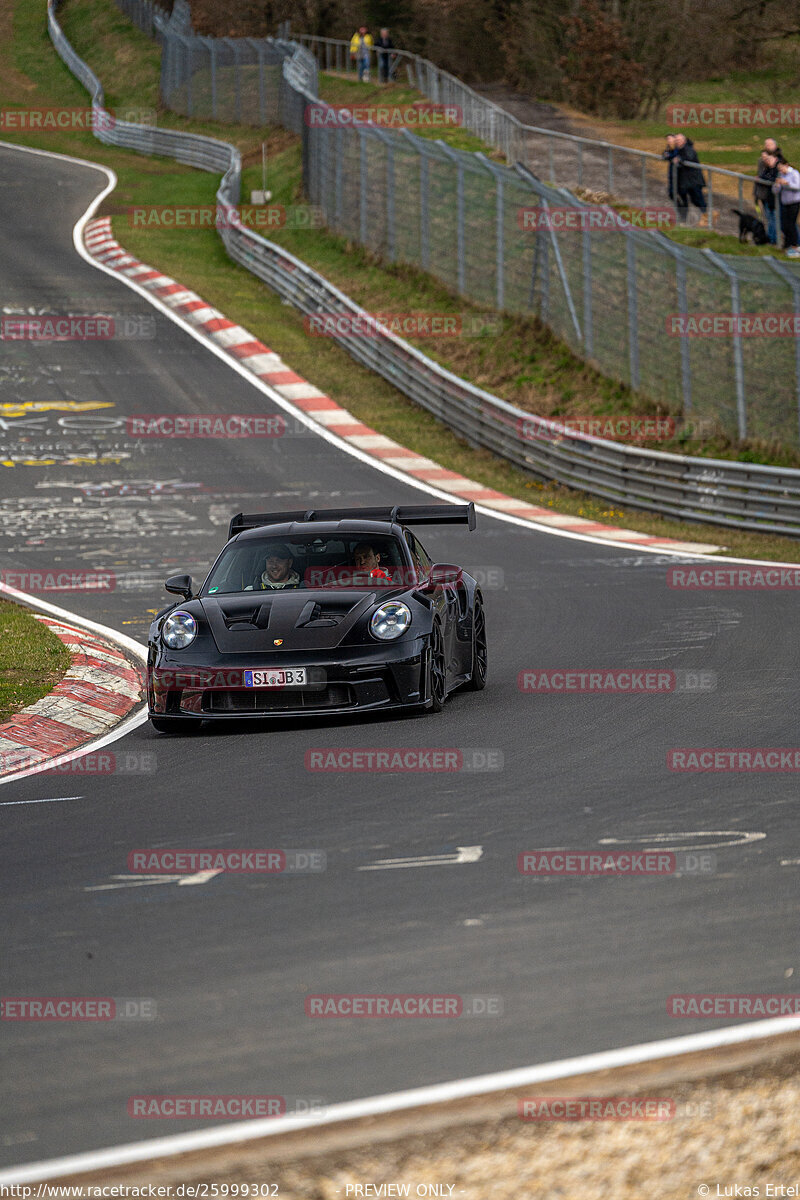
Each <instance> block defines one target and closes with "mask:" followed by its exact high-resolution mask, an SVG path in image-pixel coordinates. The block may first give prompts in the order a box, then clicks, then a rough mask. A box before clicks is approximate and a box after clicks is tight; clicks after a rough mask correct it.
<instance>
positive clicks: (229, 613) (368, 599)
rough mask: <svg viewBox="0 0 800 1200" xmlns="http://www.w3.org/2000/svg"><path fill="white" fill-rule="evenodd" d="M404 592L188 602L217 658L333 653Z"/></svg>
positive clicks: (305, 592)
mask: <svg viewBox="0 0 800 1200" xmlns="http://www.w3.org/2000/svg"><path fill="white" fill-rule="evenodd" d="M406 590H407V589H405V588H381V589H380V592H379V593H378V592H376V591H374V590H370V591H363V590H358V589H353V588H348V589H347V590H346V591H344V590H343V591H335V592H331V591H330V590H319V591H312V590H310V589H305V588H302V589H300V590H292V591H288V590H287V591H274V592H270V591H264V592H248V593H244V594H242V593H236V594H231V595H223V596H204V597H203V598H202V599H199V600H196V601H195V602H194V603H195V604H198V605H199V606H200V607H201V609H202V612H203V615H204V616H205V619H206V621H207V622H208V626H209V629H210V630H211V635H212V637H213V638H214V642H215V643H216V646H217V649H218V650H219V652H220V654H248V653H252V652H253V651H265V650H269V651H270V652H271V653H276V652H279V651H299V650H333V649H335V648H336V647H337V646H340V645H341V644H342V642H344V641H345V639H346V638H348V635H350V634H351V632H352V630H353V629H354V627H355V626H356V625H358V624H359V623H362V624H363V623H365V620H366V619H367V618H368V617H369V615H370V614H371V613H372V612H373V611H374V609H375V608H376V607H377V606H378V605H379V604H382V603H385V602H386V601H387V600H394V599H397V598H398V596H402V595H403V594H404V592H406ZM368 637H369V635H368V634H367V635H366V637H365V640H367V639H368ZM369 640H371V639H369ZM351 641H352V639H351Z"/></svg>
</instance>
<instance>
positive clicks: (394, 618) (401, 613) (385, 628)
mask: <svg viewBox="0 0 800 1200" xmlns="http://www.w3.org/2000/svg"><path fill="white" fill-rule="evenodd" d="M410 624H411V609H410V608H409V607H408V606H407V605H406V604H403V603H401V601H399V600H390V601H389V602H388V604H382V605H381V606H380V608H376V609H375V612H374V613H373V614H372V620H371V621H370V623H369V631H370V633H371V634H372V636H373V637H376V638H378V640H379V641H381V642H391V641H392V640H393V639H394V638H399V637H400V635H401V634H403V633H405V631H406V630H407V629H408V627H409V625H410Z"/></svg>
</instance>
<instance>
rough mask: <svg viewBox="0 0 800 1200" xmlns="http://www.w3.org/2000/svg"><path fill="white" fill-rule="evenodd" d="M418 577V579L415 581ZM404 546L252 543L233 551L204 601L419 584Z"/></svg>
mask: <svg viewBox="0 0 800 1200" xmlns="http://www.w3.org/2000/svg"><path fill="white" fill-rule="evenodd" d="M412 576H413V577H412ZM416 581H417V580H416V575H414V573H413V571H412V570H411V569H410V568H409V567H408V566H407V565H406V557H405V553H404V550H403V547H402V545H401V543H400V542H399V541H398V539H397V538H395V537H392V536H391V535H388V536H387V535H380V536H378V537H375V536H372V535H370V534H366V535H365V534H363V533H353V534H342V533H336V534H334V535H332V536H329V537H320V536H319V535H318V534H317V535H316V536H315V535H313V534H308V535H305V536H300V537H297V536H293V537H290V538H285V539H280V538H271V537H265V538H263V539H261V538H259V539H254V538H248V539H246V540H244V541H239V542H234V543H233V544H232V545H231V546H229V547H227V548H226V549H225V550H224V551H223V553H222V555H221V557H220V559H219V561H218V562H217V564H216V565H215V566H214V567H213V569H212V571H211V574H210V575H209V577H208V579H207V580H206V583H205V585H204V587H203V589H202V592H201V595H203V596H215V595H226V594H230V593H231V592H248V591H283V590H286V589H288V590H292V589H296V588H329V587H337V588H339V587H361V588H372V587H396V586H398V585H401V586H403V585H404V586H409V585H413V584H414V583H416Z"/></svg>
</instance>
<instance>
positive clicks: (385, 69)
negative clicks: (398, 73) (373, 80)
mask: <svg viewBox="0 0 800 1200" xmlns="http://www.w3.org/2000/svg"><path fill="white" fill-rule="evenodd" d="M375 46H376V47H377V50H378V82H379V83H388V82H389V80H390V79H391V78H392V76H393V74H394V64H393V63H392V56H391V54H390V53H389V51H390V50H393V49H394V42H393V41H392V39H391V38H390V37H389V30H388V29H382V30H381V34H380V37H379V38H377V39H376V41H375Z"/></svg>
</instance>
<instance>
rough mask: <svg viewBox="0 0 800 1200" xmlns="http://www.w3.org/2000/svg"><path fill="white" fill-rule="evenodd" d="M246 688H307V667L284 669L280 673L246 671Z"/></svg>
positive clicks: (273, 671) (272, 671) (275, 671)
mask: <svg viewBox="0 0 800 1200" xmlns="http://www.w3.org/2000/svg"><path fill="white" fill-rule="evenodd" d="M244 686H245V687H249V688H260V687H263V688H280V687H305V686H306V668H305V667H283V668H282V669H281V670H280V671H277V670H270V671H245V673H244Z"/></svg>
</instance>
